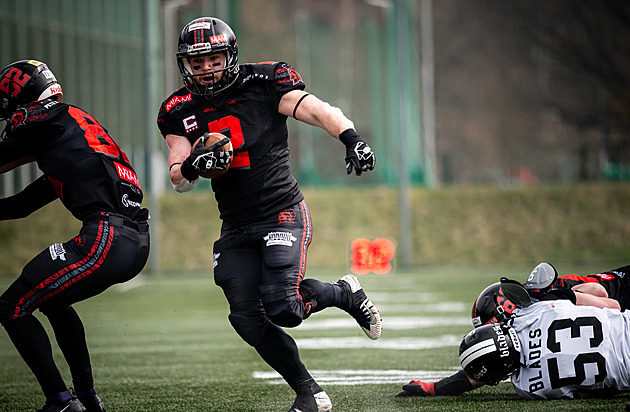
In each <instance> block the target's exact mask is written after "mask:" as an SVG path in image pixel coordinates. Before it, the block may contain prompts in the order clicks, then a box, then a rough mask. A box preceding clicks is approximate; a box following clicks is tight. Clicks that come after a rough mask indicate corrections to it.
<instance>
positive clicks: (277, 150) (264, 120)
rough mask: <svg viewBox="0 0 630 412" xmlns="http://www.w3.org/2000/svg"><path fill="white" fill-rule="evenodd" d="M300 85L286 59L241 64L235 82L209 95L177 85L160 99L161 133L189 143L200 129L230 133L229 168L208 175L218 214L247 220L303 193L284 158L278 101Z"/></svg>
mask: <svg viewBox="0 0 630 412" xmlns="http://www.w3.org/2000/svg"><path fill="white" fill-rule="evenodd" d="M304 87H305V85H304V82H303V81H302V78H301V77H300V75H299V74H298V73H297V72H296V71H295V70H294V69H293V68H292V67H291V66H289V65H288V64H286V63H283V62H270V63H259V64H244V65H241V66H240V73H239V77H238V79H237V80H236V83H235V84H234V85H232V86H231V87H230V88H228V89H227V90H225V91H222V92H221V93H219V94H217V95H216V96H214V97H213V98H212V99H206V98H204V97H200V96H195V95H192V94H191V93H190V92H189V91H188V90H187V89H186V88H185V87H182V88H181V89H179V90H177V91H176V92H174V93H173V94H171V95H170V96H169V97H168V98H167V99H166V100H165V101H164V102H163V103H162V106H161V107H160V111H159V114H158V127H159V129H160V131H161V133H162V135H163V136H164V137H166V136H167V135H169V134H173V135H178V136H185V137H186V138H187V139H188V140H189V141H190V142H191V144H193V143H194V142H195V141H196V140H197V139H198V138H199V137H201V136H202V135H203V134H204V133H205V132H218V133H222V134H224V135H225V136H227V137H229V138H230V140H231V142H232V147H233V148H234V159H233V161H232V164H231V166H230V169H229V170H228V171H227V172H226V173H225V174H223V175H222V176H220V177H217V178H214V179H212V189H213V190H214V193H215V197H216V199H217V202H218V206H219V211H220V214H221V219H223V220H225V221H230V222H236V223H245V222H252V221H256V220H259V219H260V218H262V217H265V216H269V215H271V214H272V213H274V212H277V211H279V210H282V209H284V208H287V207H290V206H292V205H294V204H296V203H298V202H300V201H301V200H302V199H303V195H302V193H301V192H300V189H299V185H298V183H297V181H296V180H295V178H294V177H293V174H292V171H291V164H290V163H289V146H288V131H287V125H286V120H287V117H286V116H284V115H282V114H280V113H278V105H279V102H280V99H281V98H282V96H283V95H284V94H285V93H287V92H289V91H291V90H295V89H299V90H303V89H304Z"/></svg>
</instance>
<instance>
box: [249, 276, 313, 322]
mask: <svg viewBox="0 0 630 412" xmlns="http://www.w3.org/2000/svg"><path fill="white" fill-rule="evenodd" d="M260 291H261V295H262V301H263V306H264V307H265V312H267V316H268V317H269V320H271V321H272V322H273V323H275V324H276V325H278V326H282V327H286V328H294V327H296V326H298V325H299V324H300V323H302V320H303V319H304V312H305V310H304V302H303V301H302V300H301V299H300V297H298V295H297V293H296V292H295V289H290V288H286V287H282V285H280V286H279V285H265V286H261V287H260Z"/></svg>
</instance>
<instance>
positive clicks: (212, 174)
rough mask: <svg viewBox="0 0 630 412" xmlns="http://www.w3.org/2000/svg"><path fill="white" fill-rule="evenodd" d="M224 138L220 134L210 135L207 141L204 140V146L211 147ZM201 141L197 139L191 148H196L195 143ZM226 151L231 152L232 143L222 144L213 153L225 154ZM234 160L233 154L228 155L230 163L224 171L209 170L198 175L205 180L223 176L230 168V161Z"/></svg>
mask: <svg viewBox="0 0 630 412" xmlns="http://www.w3.org/2000/svg"><path fill="white" fill-rule="evenodd" d="M225 138H226V136H224V135H222V134H221V133H210V136H209V137H208V139H207V140H206V143H205V146H206V147H208V146H212V145H213V144H214V143H216V142H218V141H220V140H222V139H225ZM200 139H201V137H200V138H199V139H197V140H196V141H195V143H194V144H193V145H192V147H195V146H197V143H198V142H199V140H200ZM228 150H232V142H227V143H226V144H224V145H223V146H221V147H219V148H218V149H216V150H215V152H225V151H228ZM233 158H234V153H232V155H230V162H229V164H228V167H227V168H226V169H225V170H210V171H208V172H204V173H201V172H200V173H199V176H201V177H205V178H206V179H214V178H215V177H219V176H221V175H223V174H224V173H225V172H227V170H228V169H229V168H230V164H232V159H233Z"/></svg>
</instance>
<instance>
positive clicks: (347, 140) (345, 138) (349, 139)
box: [339, 129, 361, 146]
mask: <svg viewBox="0 0 630 412" xmlns="http://www.w3.org/2000/svg"><path fill="white" fill-rule="evenodd" d="M339 141H340V142H341V143H343V144H344V145H346V146H349V145H351V144H354V143H356V142H360V141H361V136H359V133H357V131H356V130H354V129H346V130H344V131H343V132H341V134H340V135H339Z"/></svg>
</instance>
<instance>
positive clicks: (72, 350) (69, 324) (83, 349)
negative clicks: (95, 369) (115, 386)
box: [44, 306, 94, 392]
mask: <svg viewBox="0 0 630 412" xmlns="http://www.w3.org/2000/svg"><path fill="white" fill-rule="evenodd" d="M44 314H45V315H46V316H47V317H48V320H49V321H50V325H51V326H52V328H53V330H54V332H55V338H56V340H57V344H58V345H59V348H60V349H61V352H62V353H63V356H64V357H65V358H66V362H68V366H69V367H70V373H71V374H72V383H73V384H74V389H75V390H76V391H77V392H85V391H89V390H90V389H92V388H93V387H94V378H93V376H92V366H91V364H90V354H89V352H88V347H87V342H86V340H85V329H84V328H83V322H81V319H80V318H79V315H78V314H77V312H75V310H74V309H73V308H72V307H70V306H66V307H63V308H55V309H54V310H47V311H45V312H44Z"/></svg>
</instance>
